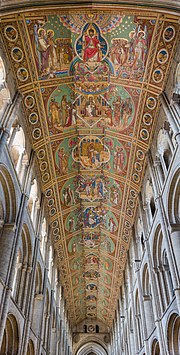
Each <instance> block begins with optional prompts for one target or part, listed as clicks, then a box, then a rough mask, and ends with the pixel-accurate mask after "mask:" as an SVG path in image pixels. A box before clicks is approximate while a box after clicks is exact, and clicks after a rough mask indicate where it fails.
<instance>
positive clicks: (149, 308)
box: [142, 263, 154, 334]
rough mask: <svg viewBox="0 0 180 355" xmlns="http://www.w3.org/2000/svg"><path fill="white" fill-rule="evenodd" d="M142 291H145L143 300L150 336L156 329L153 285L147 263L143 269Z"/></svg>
mask: <svg viewBox="0 0 180 355" xmlns="http://www.w3.org/2000/svg"><path fill="white" fill-rule="evenodd" d="M142 290H143V299H144V311H145V318H146V327H147V332H148V334H150V333H151V331H152V329H153V327H154V313H153V305H152V295H151V283H150V280H149V270H148V265H147V263H146V264H145V265H144V269H143V275H142Z"/></svg>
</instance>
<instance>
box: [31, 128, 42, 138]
mask: <svg viewBox="0 0 180 355" xmlns="http://www.w3.org/2000/svg"><path fill="white" fill-rule="evenodd" d="M32 135H33V138H34V139H39V138H40V137H41V130H40V128H36V129H34V131H33V133H32Z"/></svg>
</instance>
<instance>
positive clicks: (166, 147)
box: [157, 125, 173, 176]
mask: <svg viewBox="0 0 180 355" xmlns="http://www.w3.org/2000/svg"><path fill="white" fill-rule="evenodd" d="M165 126H167V125H165ZM165 128H167V127H165ZM165 128H161V129H160V131H159V134H158V138H157V152H158V155H159V160H160V162H161V166H162V170H163V175H164V176H166V174H167V171H168V169H169V165H170V162H171V159H172V153H173V146H172V141H171V138H170V135H169V132H168V129H165Z"/></svg>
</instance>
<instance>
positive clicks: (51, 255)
mask: <svg viewBox="0 0 180 355" xmlns="http://www.w3.org/2000/svg"><path fill="white" fill-rule="evenodd" d="M48 256H49V260H48V261H49V266H48V269H49V270H48V277H49V281H50V282H52V279H53V249H52V246H51V245H50V247H49V253H48Z"/></svg>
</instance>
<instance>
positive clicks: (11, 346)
mask: <svg viewBox="0 0 180 355" xmlns="http://www.w3.org/2000/svg"><path fill="white" fill-rule="evenodd" d="M18 350H19V330H18V324H17V321H16V318H15V317H14V315H12V314H9V315H8V317H7V320H6V327H5V330H4V336H3V341H2V346H1V350H0V354H13V355H17V354H18Z"/></svg>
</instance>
